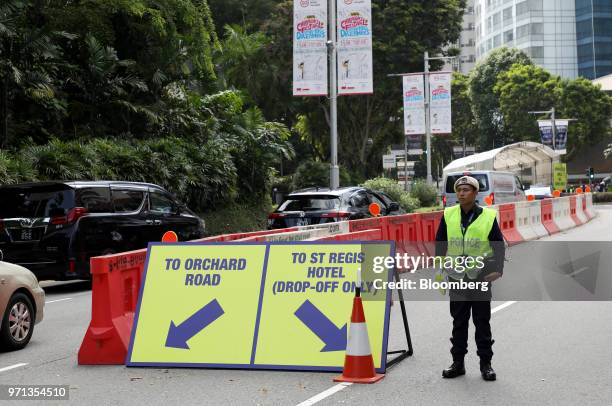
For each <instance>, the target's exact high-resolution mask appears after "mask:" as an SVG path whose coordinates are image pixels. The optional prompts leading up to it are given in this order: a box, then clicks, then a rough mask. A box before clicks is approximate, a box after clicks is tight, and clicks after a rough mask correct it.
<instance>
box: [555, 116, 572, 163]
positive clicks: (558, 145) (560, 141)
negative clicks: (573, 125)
mask: <svg viewBox="0 0 612 406" xmlns="http://www.w3.org/2000/svg"><path fill="white" fill-rule="evenodd" d="M568 125H569V121H568V120H555V127H556V130H557V136H556V137H555V150H556V151H557V153H558V154H561V155H565V154H566V153H567V132H568Z"/></svg>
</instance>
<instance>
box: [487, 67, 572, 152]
mask: <svg viewBox="0 0 612 406" xmlns="http://www.w3.org/2000/svg"><path fill="white" fill-rule="evenodd" d="M560 90H561V88H560V79H559V77H558V76H553V75H551V74H550V73H549V72H548V71H546V70H544V69H543V68H541V67H539V66H535V65H520V64H515V65H512V67H511V68H510V69H509V70H508V71H505V72H502V73H501V74H499V75H498V77H497V83H496V84H495V86H494V88H493V91H494V93H495V96H496V97H497V98H498V100H499V111H500V112H501V114H502V115H503V122H504V125H505V128H504V129H505V133H506V144H510V143H513V142H518V141H535V142H540V133H539V130H538V125H537V120H536V119H537V116H534V115H531V114H528V112H529V111H543V110H549V109H550V108H551V107H552V106H554V105H555V102H556V99H557V97H558V96H559V94H560Z"/></svg>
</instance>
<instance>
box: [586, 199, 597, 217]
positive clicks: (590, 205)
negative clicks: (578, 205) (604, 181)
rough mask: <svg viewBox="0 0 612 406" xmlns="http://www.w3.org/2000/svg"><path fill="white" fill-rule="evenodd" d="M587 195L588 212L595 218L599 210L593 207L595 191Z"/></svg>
mask: <svg viewBox="0 0 612 406" xmlns="http://www.w3.org/2000/svg"><path fill="white" fill-rule="evenodd" d="M585 197H586V214H587V215H588V216H591V218H595V217H596V216H597V210H595V208H594V207H593V193H587V194H586V195H585Z"/></svg>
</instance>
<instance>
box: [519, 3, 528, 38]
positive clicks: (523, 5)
mask: <svg viewBox="0 0 612 406" xmlns="http://www.w3.org/2000/svg"><path fill="white" fill-rule="evenodd" d="M527 13H529V2H528V1H527V0H525V1H522V2H520V3H516V18H518V17H520V16H524V15H525V14H527ZM517 37H518V35H517Z"/></svg>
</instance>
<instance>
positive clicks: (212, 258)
mask: <svg viewBox="0 0 612 406" xmlns="http://www.w3.org/2000/svg"><path fill="white" fill-rule="evenodd" d="M265 254H266V246H264V245H246V246H235V245H234V246H232V245H193V244H180V245H175V244H163V245H152V246H151V247H150V249H149V254H148V263H147V266H146V270H145V272H146V275H145V278H144V279H145V281H144V285H143V289H142V292H141V297H140V303H139V309H138V314H137V319H136V321H135V322H134V327H133V331H132V335H133V338H132V343H131V352H130V354H129V355H128V365H146V364H148V363H155V364H156V365H165V364H166V365H167V364H185V365H186V364H235V365H248V364H250V361H251V353H252V350H253V338H254V337H253V334H252V332H253V331H254V330H255V322H256V319H257V308H258V304H259V296H260V286H261V277H262V273H263V270H264V259H265Z"/></svg>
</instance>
